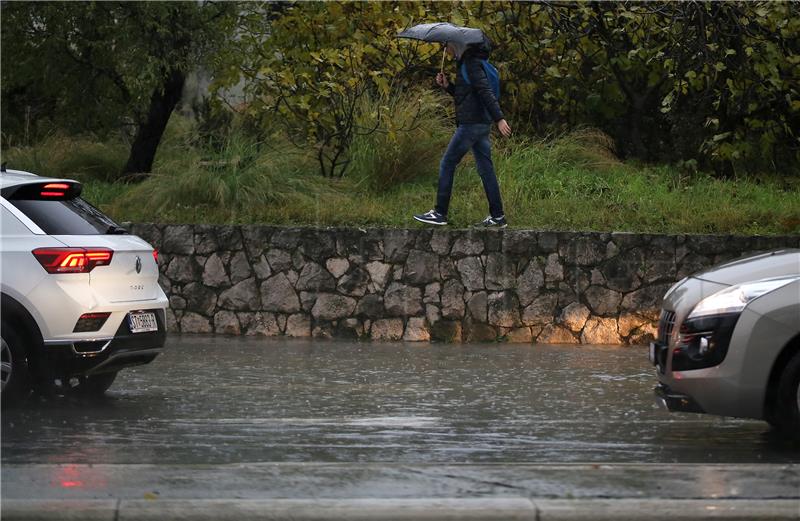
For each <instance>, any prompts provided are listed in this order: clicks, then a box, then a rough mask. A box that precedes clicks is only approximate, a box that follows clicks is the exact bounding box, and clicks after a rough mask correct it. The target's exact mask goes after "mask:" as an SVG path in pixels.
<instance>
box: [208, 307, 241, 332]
mask: <svg viewBox="0 0 800 521" xmlns="http://www.w3.org/2000/svg"><path fill="white" fill-rule="evenodd" d="M214 333H216V334H218V335H241V334H242V330H241V327H240V325H239V319H238V318H237V317H236V314H235V313H233V312H231V311H220V312H219V313H217V314H216V315H214Z"/></svg>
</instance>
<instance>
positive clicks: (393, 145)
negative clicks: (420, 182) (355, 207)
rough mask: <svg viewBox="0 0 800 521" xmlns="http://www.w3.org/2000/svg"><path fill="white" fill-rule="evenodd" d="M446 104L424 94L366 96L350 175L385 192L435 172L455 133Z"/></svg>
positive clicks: (371, 187) (407, 93) (354, 140)
mask: <svg viewBox="0 0 800 521" xmlns="http://www.w3.org/2000/svg"><path fill="white" fill-rule="evenodd" d="M447 101H448V100H445V99H443V98H442V97H441V96H440V95H437V94H434V93H431V92H430V91H423V90H418V91H417V90H413V91H408V92H406V93H404V94H402V95H394V96H388V97H385V98H370V97H367V98H365V99H364V100H363V101H362V103H361V106H360V107H359V111H358V117H357V128H358V130H357V132H356V135H355V137H354V139H353V144H352V146H351V148H350V158H351V163H350V170H349V173H348V174H347V175H348V176H349V177H350V178H351V179H353V180H355V182H356V183H357V184H363V185H364V186H365V187H366V188H369V189H372V190H375V189H379V190H385V189H387V188H391V187H395V186H398V185H402V184H404V183H408V182H409V181H413V180H415V179H418V178H420V177H422V176H426V175H430V174H431V172H436V171H437V170H438V165H439V158H440V156H441V154H442V152H443V151H444V147H445V146H446V145H447V141H448V139H449V137H450V135H449V134H450V132H451V130H452V129H451V128H450V124H449V123H448V122H447V118H446V117H445V114H444V108H443V106H445V105H446V103H447Z"/></svg>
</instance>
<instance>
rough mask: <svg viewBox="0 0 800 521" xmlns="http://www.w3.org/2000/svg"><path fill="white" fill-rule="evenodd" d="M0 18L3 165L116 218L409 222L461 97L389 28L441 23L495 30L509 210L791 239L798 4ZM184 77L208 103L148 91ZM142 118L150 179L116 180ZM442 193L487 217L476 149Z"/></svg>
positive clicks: (152, 7)
mask: <svg viewBox="0 0 800 521" xmlns="http://www.w3.org/2000/svg"><path fill="white" fill-rule="evenodd" d="M0 15H1V16H0V22H1V23H2V48H0V51H1V52H2V64H3V67H2V85H0V86H1V87H2V96H1V97H2V100H1V101H2V114H1V115H2V118H1V119H0V130H2V155H3V161H8V162H9V164H10V166H11V167H13V168H21V169H26V168H27V169H30V170H31V171H34V172H37V173H40V174H45V175H58V176H66V177H77V178H79V179H81V180H82V181H84V182H85V183H86V194H87V196H88V197H90V199H91V200H93V201H95V202H96V203H97V204H99V205H100V206H101V207H102V208H103V209H104V210H106V211H108V212H110V213H111V214H112V215H113V216H115V217H116V218H118V219H120V220H142V219H144V220H152V219H153V217H152V216H153V215H158V216H159V219H160V220H166V221H172V222H177V221H205V222H209V221H211V222H254V221H256V222H275V223H305V224H312V223H324V224H364V225H370V224H379V225H407V223H408V216H409V213H410V212H411V211H424V210H426V209H428V208H429V207H430V204H431V202H432V199H433V197H432V194H433V192H434V190H435V183H436V171H437V165H438V160H439V157H440V155H441V153H442V151H443V150H444V148H445V146H446V143H447V140H448V139H449V136H450V133H451V131H452V124H453V119H452V113H453V111H452V101H451V100H450V99H449V98H448V97H447V96H446V95H444V94H442V93H441V91H440V90H439V89H437V88H436V87H435V85H434V83H433V78H434V76H435V73H436V72H437V71H438V70H439V66H440V60H441V48H440V46H438V45H431V44H426V43H422V42H416V41H410V40H400V39H397V38H396V35H397V33H398V32H399V31H400V30H402V29H403V28H405V27H408V26H410V25H413V24H416V23H423V22H430V21H450V22H452V23H455V24H459V25H469V26H475V27H480V28H482V29H483V30H484V31H485V32H486V33H487V34H488V35H489V36H490V38H491V39H492V40H493V41H494V43H495V50H494V52H493V55H492V62H493V63H494V64H495V65H496V66H497V67H498V69H499V70H500V73H501V77H502V84H501V105H502V107H503V109H504V111H505V113H506V114H507V117H508V119H509V121H510V123H511V124H512V126H513V128H514V130H515V136H514V138H513V139H512V140H510V141H503V140H499V139H497V140H495V142H494V143H495V147H496V148H495V159H496V165H497V167H498V173H499V176H500V181H501V185H502V187H503V194H504V198H505V199H506V206H507V208H508V210H509V213H510V215H512V216H513V218H512V220H511V222H512V225H515V226H525V227H537V228H554V229H568V228H569V229H594V230H598V229H618V230H619V229H625V230H630V231H652V232H721V233H770V234H776V233H798V232H800V194H799V192H798V186H800V182H799V181H798V180H800V175H798V166H800V136H798V129H800V3H797V2H780V1H777V2H765V1H760V2H691V1H687V2H562V1H553V2H549V1H548V2H510V1H503V2H433V1H425V2H285V3H271V2H206V3H202V4H195V3H191V2H184V3H176V2H80V3H58V2H19V3H3V4H2V9H0ZM176 21H179V22H180V23H179V24H177V25H176ZM446 67H447V68H448V70H449V71H450V73H451V75H452V74H453V73H454V67H453V64H452V62H448V64H447V65H446ZM196 70H201V71H205V72H206V73H207V74H208V75H209V76H210V77H211V78H212V79H213V81H212V82H211V85H210V87H209V96H208V97H207V98H206V99H205V100H204V101H203V102H202V103H201V104H199V105H195V106H190V105H189V101H188V100H184V101H183V105H182V108H181V112H182V113H187V112H189V113H192V114H193V118H191V119H185V118H183V117H177V116H176V115H174V114H173V115H172V117H171V119H170V114H171V112H172V108H171V107H166V108H165V107H164V106H162V105H163V104H162V105H159V104H158V103H156V102H158V101H159V100H160V99H161V98H163V97H164V96H165V94H166V92H167V90H168V89H169V88H171V87H170V85H171V83H170V80H171V78H173V77H174V76H175V74H177V75H179V76H181V77H185V76H186V75H187V74H188V73H190V72H191V71H196ZM451 79H452V76H451ZM173 86H174V85H173ZM240 90H241V91H242V92H243V96H242V97H239V98H236V100H235V101H231V100H232V99H234V98H232V97H231V96H230V93H231V92H233V91H240ZM178 106H179V107H180V105H178ZM154 107H155V109H154ZM154 110H156V112H158V110H161V111H162V112H166V113H165V114H163V113H162V114H157V115H158V116H159V118H156V119H159V121H163V122H164V123H165V126H164V134H163V136H162V135H161V134H159V135H158V139H157V140H156V142H155V144H156V146H157V147H158V152H157V154H155V155H154V157H153V158H151V159H152V160H151V161H150V162H151V163H152V165H151V166H152V168H148V169H147V172H148V173H149V177H148V176H140V177H137V178H136V180H137V181H141V182H140V183H138V184H136V185H134V186H122V185H120V184H119V180H120V179H121V174H122V173H123V171H125V170H126V169H128V165H130V164H131V160H132V158H134V159H135V156H136V155H137V154H139V153H140V151H139V150H138V149H137V146H136V142H137V140H136V138H137V136H139V135H140V134H141V129H142V128H145V127H147V124H148V121H149V120H151V119H152V117H151V116H152V115H153V111H154ZM164 116H166V117H164ZM167 121H169V123H168V125H167V124H166V122H167ZM153 152H155V150H153ZM134 163H136V164H142V162H135V161H134ZM145 163H146V162H145ZM320 174H322V175H320ZM145 179H146V180H145ZM455 188H456V192H455V193H457V194H458V195H457V197H456V199H457V201H454V206H453V208H454V212H453V213H454V215H453V216H451V218H452V220H453V221H454V222H455V223H456V224H470V222H471V221H473V220H475V221H477V220H480V219H481V218H482V217H483V216H484V212H485V200H484V197H483V194H482V191H481V187H480V183H478V182H477V178H476V174H474V168H473V165H472V163H471V161H470V159H469V158H467V159H466V161H465V162H464V164H463V165H462V167H461V169H460V170H459V175H458V178H457V181H456V187H455Z"/></svg>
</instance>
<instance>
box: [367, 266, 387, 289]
mask: <svg viewBox="0 0 800 521" xmlns="http://www.w3.org/2000/svg"><path fill="white" fill-rule="evenodd" d="M366 267H367V273H369V278H370V279H371V280H372V283H373V284H374V285H375V288H376V289H379V290H383V289H384V288H385V287H386V283H388V282H389V278H390V277H391V270H392V265H391V264H386V263H383V262H379V261H373V262H370V263H368V264H367V266H366Z"/></svg>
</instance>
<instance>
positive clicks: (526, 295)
mask: <svg viewBox="0 0 800 521" xmlns="http://www.w3.org/2000/svg"><path fill="white" fill-rule="evenodd" d="M543 288H544V272H543V271H542V268H541V266H539V263H538V262H537V260H536V259H531V261H530V262H529V263H528V266H527V267H526V268H525V270H524V271H523V272H522V274H521V275H520V276H519V277H518V278H517V296H518V297H519V301H520V304H522V305H523V306H527V305H529V304H530V303H531V302H533V301H534V300H536V298H537V297H538V296H539V295H540V294H541V293H542V290H543Z"/></svg>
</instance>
